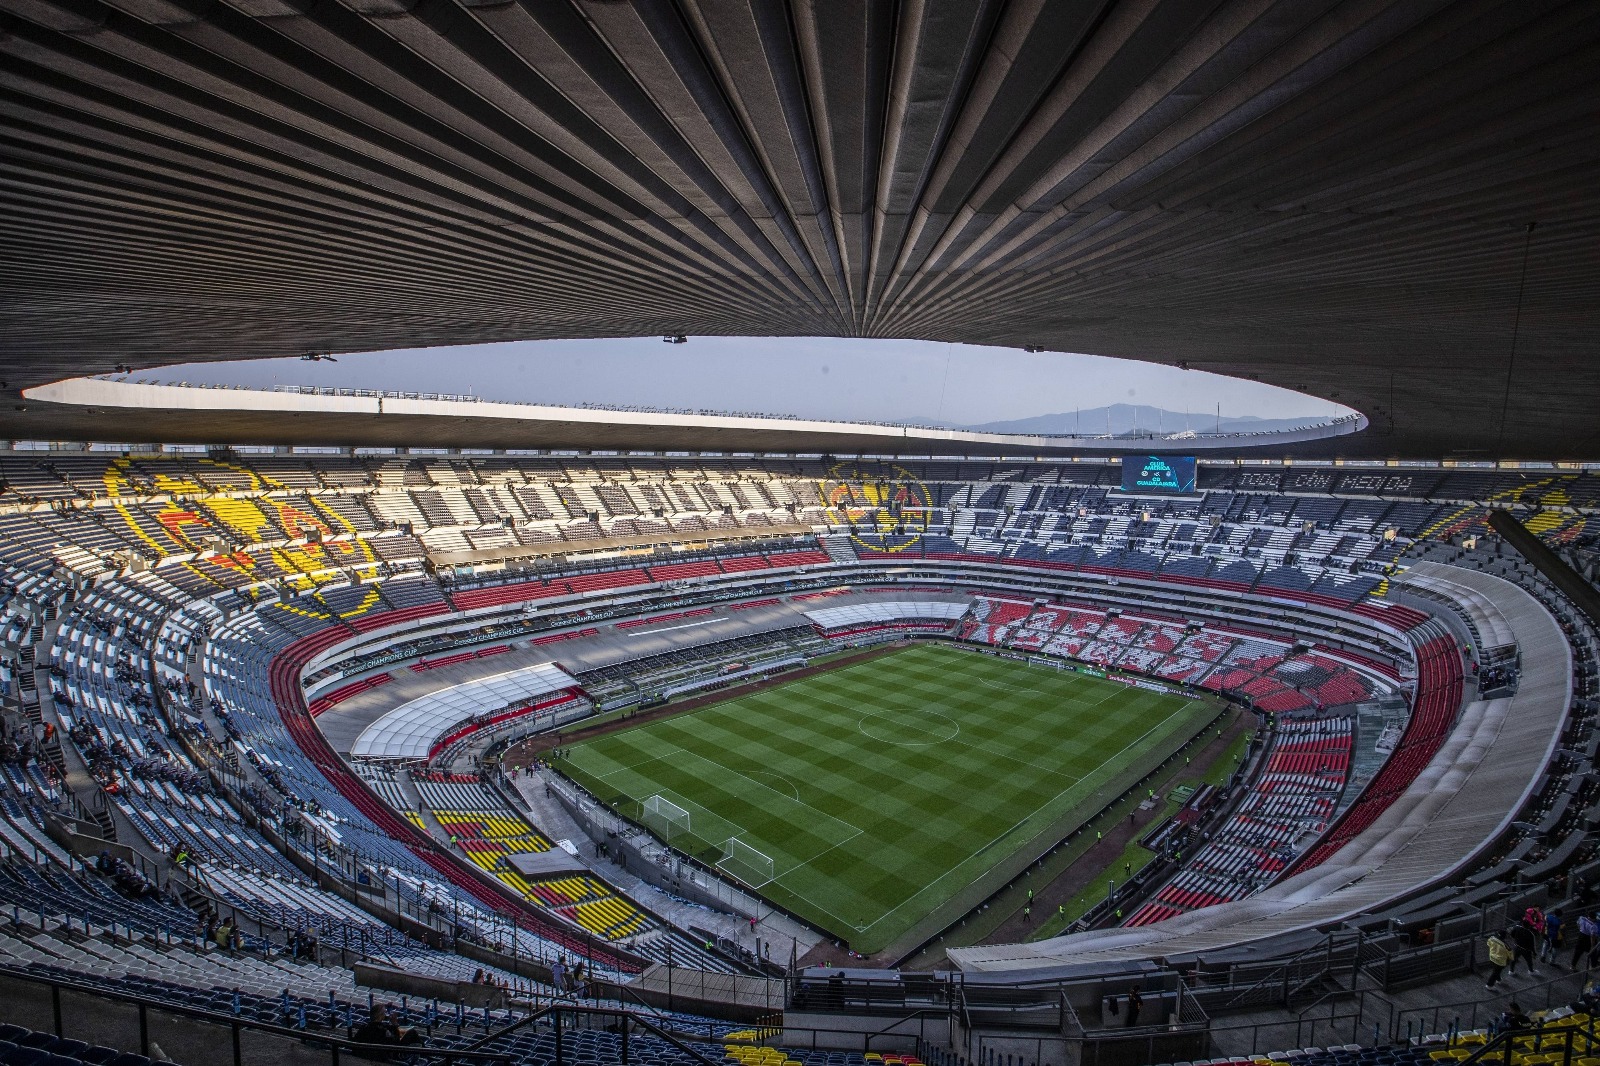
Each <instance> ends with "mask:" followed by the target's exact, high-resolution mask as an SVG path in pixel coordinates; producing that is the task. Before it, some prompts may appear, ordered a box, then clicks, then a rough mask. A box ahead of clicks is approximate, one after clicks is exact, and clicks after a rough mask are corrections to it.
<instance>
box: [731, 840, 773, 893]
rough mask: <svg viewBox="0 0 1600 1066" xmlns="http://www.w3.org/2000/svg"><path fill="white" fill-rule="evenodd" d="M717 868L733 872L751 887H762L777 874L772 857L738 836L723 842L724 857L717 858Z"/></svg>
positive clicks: (732, 873) (733, 874)
mask: <svg viewBox="0 0 1600 1066" xmlns="http://www.w3.org/2000/svg"><path fill="white" fill-rule="evenodd" d="M717 869H719V870H721V871H723V872H724V873H727V874H731V875H732V876H734V877H736V878H738V879H739V880H740V881H743V882H744V883H745V884H747V885H749V886H750V887H751V888H760V887H761V886H762V885H765V884H766V883H767V882H769V881H771V880H772V879H773V877H774V876H776V875H775V873H774V870H773V866H772V857H771V856H770V855H767V854H766V853H765V852H761V851H757V850H756V849H755V848H753V847H751V846H750V845H749V844H746V843H745V842H744V841H742V840H740V839H739V838H738V837H729V838H728V839H727V840H725V841H723V842H722V858H720V859H718V860H717Z"/></svg>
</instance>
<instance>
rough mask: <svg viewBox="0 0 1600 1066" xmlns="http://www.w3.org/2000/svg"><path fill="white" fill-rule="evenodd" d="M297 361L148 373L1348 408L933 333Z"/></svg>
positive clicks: (974, 404) (975, 403)
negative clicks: (943, 338) (930, 336)
mask: <svg viewBox="0 0 1600 1066" xmlns="http://www.w3.org/2000/svg"><path fill="white" fill-rule="evenodd" d="M337 358H338V361H337V362H327V361H323V362H316V363H312V362H306V361H303V360H300V359H267V360H247V361H243V362H238V363H193V364H185V365H180V366H173V367H167V368H164V369H162V370H155V371H151V370H144V371H140V372H139V373H137V374H135V375H134V377H135V378H136V379H139V380H150V379H153V380H159V381H163V382H176V381H188V382H192V383H195V384H202V383H203V384H218V385H249V386H271V385H274V384H277V385H321V386H329V387H345V388H368V389H372V388H378V389H386V390H391V391H401V392H443V393H470V394H472V395H477V396H482V397H484V398H485V399H493V400H515V401H522V402H528V403H546V404H558V405H571V404H579V403H604V404H638V405H644V406H649V407H670V408H695V409H698V408H710V409H714V410H719V411H752V412H763V413H772V414H786V415H800V416H804V417H812V418H838V419H849V420H872V421H909V422H936V423H942V424H952V425H979V424H982V423H986V422H994V421H1000V420H1005V419H1014V418H1026V417H1030V416H1033V415H1042V414H1052V413H1056V412H1067V411H1073V410H1075V409H1086V408H1092V407H1100V406H1103V405H1109V404H1114V403H1129V404H1149V405H1151V406H1155V407H1162V408H1165V409H1167V410H1169V411H1179V412H1194V413H1204V414H1215V412H1216V409H1217V405H1218V404H1221V405H1222V415H1223V417H1225V418H1226V417H1229V416H1234V417H1237V416H1242V415H1254V416H1257V417H1261V418H1300V417H1318V418H1326V417H1333V416H1336V415H1338V414H1342V413H1344V412H1343V409H1342V408H1340V407H1339V406H1338V405H1337V404H1333V403H1330V402H1329V401H1327V400H1319V399H1316V398H1313V397H1308V396H1302V395H1300V394H1299V393H1295V392H1290V391H1288V390H1285V389H1279V388H1276V387H1274V386H1271V385H1264V384H1261V383H1259V382H1249V381H1239V380H1236V379H1233V378H1226V377H1221V376H1219V375H1216V374H1206V373H1202V372H1200V371H1188V370H1179V369H1177V368H1175V367H1166V366H1160V365H1157V364H1153V363H1139V362H1133V361H1129V360H1122V359H1109V358H1105V357H1101V356H1093V355H1071V354H1064V353H1060V352H1039V353H1028V352H1023V351H1019V350H1017V349H1015V348H991V347H981V346H976V345H963V344H945V343H936V342H929V341H907V340H876V339H859V338H835V337H798V338H797V337H690V338H689V340H688V343H686V344H665V343H663V342H662V340H661V338H659V337H643V338H624V339H611V340H554V341H513V342H506V343H497V344H476V345H461V346H450V347H438V348H418V349H410V350H405V351H389V352H368V353H362V354H355V355H340V356H338V357H337Z"/></svg>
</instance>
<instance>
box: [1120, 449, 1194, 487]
mask: <svg viewBox="0 0 1600 1066" xmlns="http://www.w3.org/2000/svg"><path fill="white" fill-rule="evenodd" d="M1122 491H1123V492H1193V491H1194V456H1192V455H1124V456H1123V457H1122Z"/></svg>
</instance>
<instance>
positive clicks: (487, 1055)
mask: <svg viewBox="0 0 1600 1066" xmlns="http://www.w3.org/2000/svg"><path fill="white" fill-rule="evenodd" d="M0 977H9V978H14V979H16V980H19V981H29V982H32V983H34V984H42V985H45V986H46V987H48V988H50V989H51V990H52V993H51V994H52V997H59V995H60V991H61V990H62V989H66V990H68V991H72V992H79V993H82V994H84V995H89V996H98V997H100V998H102V999H109V1000H113V1001H116V1002H119V1003H130V1004H133V1005H134V1006H137V1007H139V1008H140V1011H141V1014H142V1013H143V1012H144V1011H145V1010H158V1011H160V1012H162V1013H163V1014H174V1015H177V1016H179V1017H183V1018H192V1019H194V1020H196V1021H200V1022H204V1023H206V1024H209V1025H225V1026H229V1027H230V1028H237V1029H248V1030H252V1031H257V1032H263V1033H270V1034H272V1035H273V1036H283V1037H289V1038H291V1039H294V1040H306V1039H315V1040H316V1041H317V1042H318V1043H321V1044H327V1045H329V1046H331V1047H332V1048H333V1049H334V1052H335V1053H334V1058H333V1061H334V1062H337V1061H338V1055H337V1053H338V1052H341V1051H354V1052H362V1053H366V1054H368V1055H372V1054H384V1055H392V1054H394V1053H395V1052H397V1051H401V1050H403V1051H404V1052H405V1054H407V1055H423V1056H426V1057H428V1058H437V1059H440V1060H442V1061H443V1062H444V1063H446V1064H447V1066H448V1064H449V1063H450V1062H451V1061H452V1060H454V1061H458V1062H484V1063H500V1064H503V1066H509V1064H510V1062H511V1055H510V1053H509V1052H483V1051H472V1050H465V1049H463V1050H454V1049H451V1048H430V1047H422V1046H419V1045H411V1044H405V1045H402V1044H371V1043H366V1042H364V1041H358V1040H351V1039H348V1038H346V1037H341V1036H335V1035H333V1034H331V1033H325V1032H321V1031H317V1030H311V1029H297V1028H293V1027H291V1026H285V1025H275V1024H273V1023H272V1022H263V1021H258V1020H256V1019H254V1018H246V1017H244V1016H242V1015H238V1014H227V1013H223V1012H222V1011H213V1010H206V1009H205V1008H203V1007H191V1006H189V1005H188V1004H185V1003H173V1002H171V1001H170V1000H164V999H156V998H155V997H153V996H141V995H137V994H135V993H132V992H121V991H117V990H114V989H108V988H96V987H95V986H93V985H89V984H83V983H81V982H78V981H73V980H69V979H67V978H63V977H50V976H46V975H44V974H40V973H33V972H31V971H29V970H24V969H18V968H16V967H14V966H9V965H3V964H0ZM56 1017H57V1020H58V1022H59V1019H60V1010H59V1002H58V1003H57V1013H56ZM58 1028H59V1026H58ZM140 1029H141V1033H142V1032H143V1031H144V1029H145V1027H144V1026H143V1025H141V1026H140ZM56 1035H57V1036H61V1035H63V1034H61V1033H60V1032H57V1033H56ZM495 1035H498V1034H490V1036H491V1037H492V1036H495ZM483 1042H484V1041H482V1040H479V1041H476V1042H475V1045H476V1044H482V1043H483ZM236 1047H237V1046H236ZM141 1051H142V1052H144V1053H148V1047H146V1048H144V1049H141ZM234 1061H235V1062H237V1061H238V1057H237V1049H236V1051H235V1060H234ZM712 1066H720V1064H712Z"/></svg>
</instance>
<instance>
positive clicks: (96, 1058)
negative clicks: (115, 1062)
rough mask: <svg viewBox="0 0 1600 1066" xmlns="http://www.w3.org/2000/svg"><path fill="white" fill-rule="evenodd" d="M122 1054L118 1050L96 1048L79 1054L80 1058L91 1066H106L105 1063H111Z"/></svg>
mask: <svg viewBox="0 0 1600 1066" xmlns="http://www.w3.org/2000/svg"><path fill="white" fill-rule="evenodd" d="M120 1054H122V1052H120V1051H118V1050H117V1049H116V1048H110V1047H99V1046H95V1047H92V1048H90V1049H89V1050H88V1051H80V1052H78V1058H80V1059H82V1060H83V1061H84V1062H86V1063H88V1064H89V1066H104V1064H105V1063H108V1062H110V1061H111V1060H112V1059H114V1058H116V1057H117V1056H118V1055H120Z"/></svg>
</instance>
